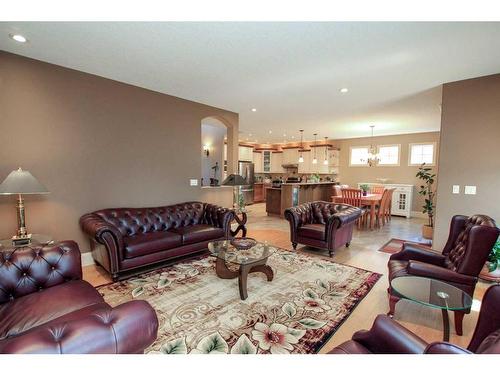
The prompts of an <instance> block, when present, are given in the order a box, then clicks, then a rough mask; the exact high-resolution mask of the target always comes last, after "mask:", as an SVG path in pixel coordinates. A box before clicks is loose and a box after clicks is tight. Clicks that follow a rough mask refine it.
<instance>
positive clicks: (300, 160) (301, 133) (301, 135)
mask: <svg viewBox="0 0 500 375" xmlns="http://www.w3.org/2000/svg"><path fill="white" fill-rule="evenodd" d="M299 131H300V149H299V163H303V162H304V157H303V156H302V149H303V148H304V146H303V144H302V141H303V140H304V130H299Z"/></svg>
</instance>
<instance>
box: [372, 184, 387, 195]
mask: <svg viewBox="0 0 500 375" xmlns="http://www.w3.org/2000/svg"><path fill="white" fill-rule="evenodd" d="M384 190H385V187H384V186H383V185H373V186H372V188H371V192H372V194H383V193H384Z"/></svg>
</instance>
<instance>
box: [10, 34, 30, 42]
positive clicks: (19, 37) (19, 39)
mask: <svg viewBox="0 0 500 375" xmlns="http://www.w3.org/2000/svg"><path fill="white" fill-rule="evenodd" d="M9 36H10V38H11V39H14V40H15V41H16V42H19V43H26V42H27V41H28V39H26V37H24V36H22V35H21V34H9Z"/></svg>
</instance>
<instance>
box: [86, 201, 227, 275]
mask: <svg viewBox="0 0 500 375" xmlns="http://www.w3.org/2000/svg"><path fill="white" fill-rule="evenodd" d="M233 218H234V211H233V210H231V209H228V208H223V207H220V206H216V205H213V204H209V203H202V202H186V203H181V204H176V205H171V206H163V207H149V208H111V209H104V210H99V211H95V212H92V213H89V214H85V215H83V216H82V217H81V218H80V226H81V228H82V230H83V232H84V233H85V234H87V236H88V237H89V239H90V248H91V251H92V257H93V258H94V260H95V261H96V263H97V264H99V265H101V266H102V267H103V268H104V269H105V270H106V271H108V272H109V273H110V274H111V277H112V278H113V280H117V279H119V278H120V277H122V276H125V277H126V276H129V275H131V274H134V273H140V272H142V271H143V268H144V267H146V266H153V265H155V266H156V265H160V264H161V263H164V262H165V261H169V260H172V259H174V258H179V257H183V256H188V255H193V254H196V253H199V252H201V251H205V250H206V249H207V244H208V242H209V241H214V240H220V239H227V238H230V237H231V232H230V231H231V221H232V220H233Z"/></svg>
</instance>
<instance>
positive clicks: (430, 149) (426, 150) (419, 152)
mask: <svg viewBox="0 0 500 375" xmlns="http://www.w3.org/2000/svg"><path fill="white" fill-rule="evenodd" d="M409 154H410V160H409V161H408V165H420V164H422V163H425V164H427V165H434V163H435V157H436V144H435V143H410V153H409Z"/></svg>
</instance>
